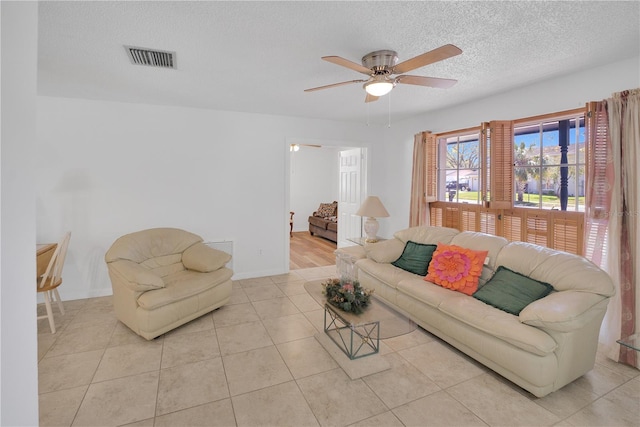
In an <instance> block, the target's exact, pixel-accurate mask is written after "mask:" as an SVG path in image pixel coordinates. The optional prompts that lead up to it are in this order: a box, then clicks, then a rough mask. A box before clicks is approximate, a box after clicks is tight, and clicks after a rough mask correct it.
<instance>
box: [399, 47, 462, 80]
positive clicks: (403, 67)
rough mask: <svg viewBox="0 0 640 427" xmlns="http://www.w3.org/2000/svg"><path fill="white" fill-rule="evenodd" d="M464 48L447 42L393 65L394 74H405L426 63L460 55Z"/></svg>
mask: <svg viewBox="0 0 640 427" xmlns="http://www.w3.org/2000/svg"><path fill="white" fill-rule="evenodd" d="M461 53H462V50H460V48H458V47H457V46H454V45H452V44H446V45H444V46H440V47H439V48H437V49H433V50H432V51H429V52H426V53H423V54H422V55H418V56H416V57H413V58H411V59H407V60H406V61H403V62H401V63H399V64H398V65H396V66H395V67H393V74H403V73H406V72H408V71H411V70H415V69H416V68H420V67H424V66H425V65H429V64H433V63H434V62H438V61H442V60H443V59H447V58H451V57H452V56H456V55H460V54H461Z"/></svg>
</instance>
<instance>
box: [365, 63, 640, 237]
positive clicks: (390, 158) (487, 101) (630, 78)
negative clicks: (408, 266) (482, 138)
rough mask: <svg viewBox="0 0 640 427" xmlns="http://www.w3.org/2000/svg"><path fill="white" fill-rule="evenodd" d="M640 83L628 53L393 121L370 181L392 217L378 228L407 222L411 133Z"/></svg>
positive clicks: (558, 105) (592, 97)
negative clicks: (614, 59) (602, 63)
mask: <svg viewBox="0 0 640 427" xmlns="http://www.w3.org/2000/svg"><path fill="white" fill-rule="evenodd" d="M637 87H640V58H638V57H635V58H630V59H628V60H625V61H620V62H616V63H613V64H609V65H605V66H602V67H598V68H593V69H589V70H584V71H581V72H579V73H575V74H571V75H566V76H562V77H558V78H555V79H550V80H546V81H543V82H539V83H537V84H533V85H530V86H526V87H522V88H519V89H515V90H511V91H509V92H505V93H502V94H498V95H495V96H491V97H487V98H484V99H481V100H478V101H475V102H470V103H467V104H463V105H458V106H455V107H451V108H447V109H443V110H439V111H432V112H429V113H426V114H424V115H421V116H418V117H415V118H413V119H410V120H405V121H402V122H398V123H396V124H394V125H393V126H392V127H391V129H389V131H388V132H385V133H384V136H383V141H382V142H380V141H378V142H377V143H376V146H375V148H376V150H377V151H376V157H375V158H374V159H373V168H372V183H371V185H372V187H373V188H374V189H375V191H377V192H378V193H379V195H380V197H381V199H382V201H383V203H384V204H385V207H387V210H388V211H389V214H390V215H391V216H390V218H386V219H385V220H384V221H380V232H379V234H380V235H381V236H383V237H389V236H391V235H392V234H393V232H394V231H397V230H401V229H403V228H406V227H407V226H408V224H409V200H410V191H411V190H410V189H411V168H412V165H411V161H412V156H413V136H414V135H415V134H416V133H418V132H421V131H425V130H429V131H431V132H434V133H436V132H443V131H450V130H455V129H463V128H467V127H472V126H478V125H479V124H480V123H481V122H484V121H490V120H511V119H518V118H522V117H530V116H535V115H540V114H546V113H553V112H556V111H563V110H570V109H573V108H579V107H583V106H584V105H585V104H586V103H587V102H589V101H599V100H602V99H605V98H608V97H609V96H611V94H612V93H614V92H619V91H622V90H626V89H633V88H637Z"/></svg>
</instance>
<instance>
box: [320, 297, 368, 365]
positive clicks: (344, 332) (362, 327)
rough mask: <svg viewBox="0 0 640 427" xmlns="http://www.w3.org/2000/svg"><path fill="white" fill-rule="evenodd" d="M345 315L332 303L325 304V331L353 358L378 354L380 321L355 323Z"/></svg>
mask: <svg viewBox="0 0 640 427" xmlns="http://www.w3.org/2000/svg"><path fill="white" fill-rule="evenodd" d="M345 315H346V313H344V314H341V313H339V311H338V309H337V308H335V307H333V306H331V305H330V304H325V305H324V333H325V334H327V335H329V338H331V339H332V340H333V342H335V343H336V345H337V346H338V347H339V348H340V350H342V351H343V352H344V354H346V355H347V357H348V358H349V359H351V360H353V359H359V358H361V357H365V356H370V355H372V354H377V353H378V351H379V350H380V322H379V321H374V322H365V323H354V322H351V321H349V320H347V319H346V317H347V316H345ZM354 316H355V315H354Z"/></svg>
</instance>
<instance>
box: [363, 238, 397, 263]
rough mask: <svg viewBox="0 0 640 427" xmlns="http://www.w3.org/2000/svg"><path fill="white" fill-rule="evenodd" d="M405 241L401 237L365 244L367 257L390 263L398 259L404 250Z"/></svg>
mask: <svg viewBox="0 0 640 427" xmlns="http://www.w3.org/2000/svg"><path fill="white" fill-rule="evenodd" d="M404 246H405V244H404V242H403V241H402V240H400V239H395V238H394V239H389V240H383V241H380V242H376V243H375V244H371V245H365V246H364V250H365V252H366V253H367V257H368V258H371V259H372V260H374V261H376V262H381V263H387V264H390V263H392V262H393V261H395V260H397V259H398V258H399V257H400V255H402V251H404Z"/></svg>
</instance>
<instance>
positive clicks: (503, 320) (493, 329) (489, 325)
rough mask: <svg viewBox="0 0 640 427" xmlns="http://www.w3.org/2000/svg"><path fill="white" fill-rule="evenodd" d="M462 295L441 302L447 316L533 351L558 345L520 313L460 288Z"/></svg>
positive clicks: (546, 351)
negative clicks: (500, 306)
mask: <svg viewBox="0 0 640 427" xmlns="http://www.w3.org/2000/svg"><path fill="white" fill-rule="evenodd" d="M449 293H450V294H457V295H459V296H460V298H446V299H444V300H443V301H442V302H441V303H440V305H439V306H438V308H439V310H440V311H441V312H443V313H446V314H447V315H448V316H450V317H452V318H454V319H456V320H458V321H460V322H463V323H465V324H467V325H469V327H471V328H475V329H478V330H480V331H483V332H485V333H487V334H488V335H491V336H494V337H496V338H499V339H501V340H503V341H506V342H508V343H510V344H512V345H514V346H516V347H518V348H521V349H523V350H526V351H528V352H530V353H534V354H537V355H539V356H544V355H547V354H550V353H552V352H553V351H554V350H556V348H557V347H558V344H557V343H556V341H555V340H554V339H553V338H552V337H551V336H550V335H549V334H547V333H546V332H544V331H542V330H540V329H538V328H536V327H533V326H529V325H525V324H523V323H521V322H520V320H519V319H518V317H517V316H514V315H512V314H509V313H506V312H504V311H501V310H498V309H496V308H493V307H491V306H489V305H487V304H483V303H482V302H480V301H478V300H477V299H474V298H472V297H469V296H466V295H463V294H461V293H457V292H449Z"/></svg>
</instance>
